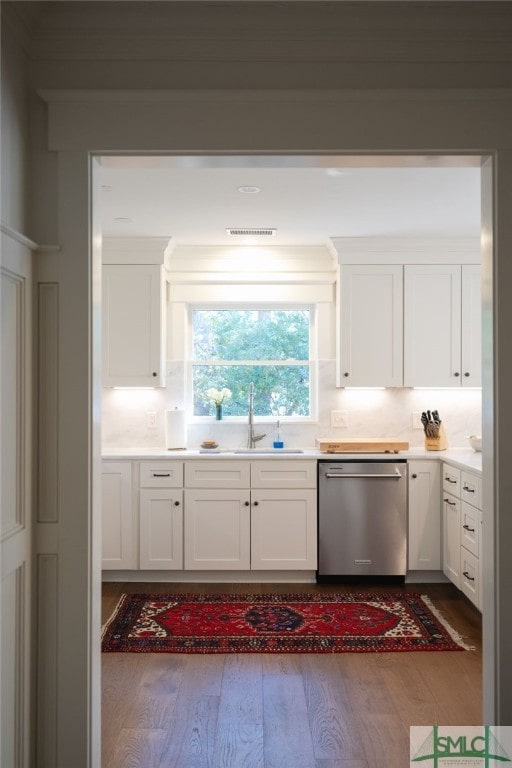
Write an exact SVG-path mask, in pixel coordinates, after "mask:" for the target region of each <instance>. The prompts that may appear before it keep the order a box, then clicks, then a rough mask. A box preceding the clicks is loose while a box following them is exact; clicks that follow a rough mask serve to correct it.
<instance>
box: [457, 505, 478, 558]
mask: <svg viewBox="0 0 512 768" xmlns="http://www.w3.org/2000/svg"><path fill="white" fill-rule="evenodd" d="M480 528H481V525H480V510H479V509H475V507H472V506H471V504H467V503H466V502H465V501H463V502H461V516H460V543H461V544H462V546H463V547H466V549H467V550H469V552H471V553H472V554H473V555H475V557H478V553H479V540H480Z"/></svg>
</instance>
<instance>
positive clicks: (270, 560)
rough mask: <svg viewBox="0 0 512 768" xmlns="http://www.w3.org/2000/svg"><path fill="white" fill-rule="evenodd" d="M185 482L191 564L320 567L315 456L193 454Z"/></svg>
mask: <svg viewBox="0 0 512 768" xmlns="http://www.w3.org/2000/svg"><path fill="white" fill-rule="evenodd" d="M185 483H186V485H189V486H190V485H192V486H194V487H192V488H191V487H187V488H186V490H185V505H184V506H185V532H184V541H185V569H186V570H248V569H251V570H314V569H315V568H316V564H317V515H316V462H305V461H279V462H277V461H258V462H247V461H234V462H219V463H218V464H214V463H213V462H212V460H211V459H209V460H207V461H205V462H203V461H195V462H188V463H186V464H185ZM244 484H245V485H246V487H245V488H242V487H241V486H243V485H244ZM221 485H224V486H225V487H224V488H220V487H219V486H221ZM265 485H268V486H269V487H265ZM262 486H263V487H262Z"/></svg>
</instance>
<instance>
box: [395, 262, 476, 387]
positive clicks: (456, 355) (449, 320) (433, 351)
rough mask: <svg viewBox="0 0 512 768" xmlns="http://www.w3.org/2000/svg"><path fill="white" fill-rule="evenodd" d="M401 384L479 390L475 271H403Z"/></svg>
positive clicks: (449, 268) (466, 268)
mask: <svg viewBox="0 0 512 768" xmlns="http://www.w3.org/2000/svg"><path fill="white" fill-rule="evenodd" d="M404 273H405V274H404V386H406V387H459V386H473V387H474V386H480V384H481V363H480V357H481V352H480V317H481V308H480V307H481V300H480V268H479V267H478V266H473V265H464V266H461V265H454V266H443V265H438V266H433V265H424V266H409V265H408V266H405V267H404Z"/></svg>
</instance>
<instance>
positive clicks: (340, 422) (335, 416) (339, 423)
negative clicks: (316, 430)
mask: <svg viewBox="0 0 512 768" xmlns="http://www.w3.org/2000/svg"><path fill="white" fill-rule="evenodd" d="M331 427H338V428H341V429H346V428H347V427H348V414H347V411H331Z"/></svg>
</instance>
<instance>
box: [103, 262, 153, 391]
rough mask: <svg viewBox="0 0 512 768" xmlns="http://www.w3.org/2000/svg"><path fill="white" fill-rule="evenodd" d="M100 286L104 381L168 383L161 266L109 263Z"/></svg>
mask: <svg viewBox="0 0 512 768" xmlns="http://www.w3.org/2000/svg"><path fill="white" fill-rule="evenodd" d="M102 289H103V299H102V333H103V385H104V386H105V387H116V386H117V387H123V386H124V387H127V386H128V387H144V386H146V387H148V386H149V387H155V386H164V384H165V379H164V374H165V365H164V362H163V357H165V355H162V350H163V349H164V323H163V312H164V306H165V304H164V298H165V291H164V289H165V283H164V281H163V275H162V267H161V266H159V265H154V264H148V265H140V264H137V265H132V264H129V265H125V264H122V265H121V264H120V265H118V264H108V265H105V266H104V267H103V287H102Z"/></svg>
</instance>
